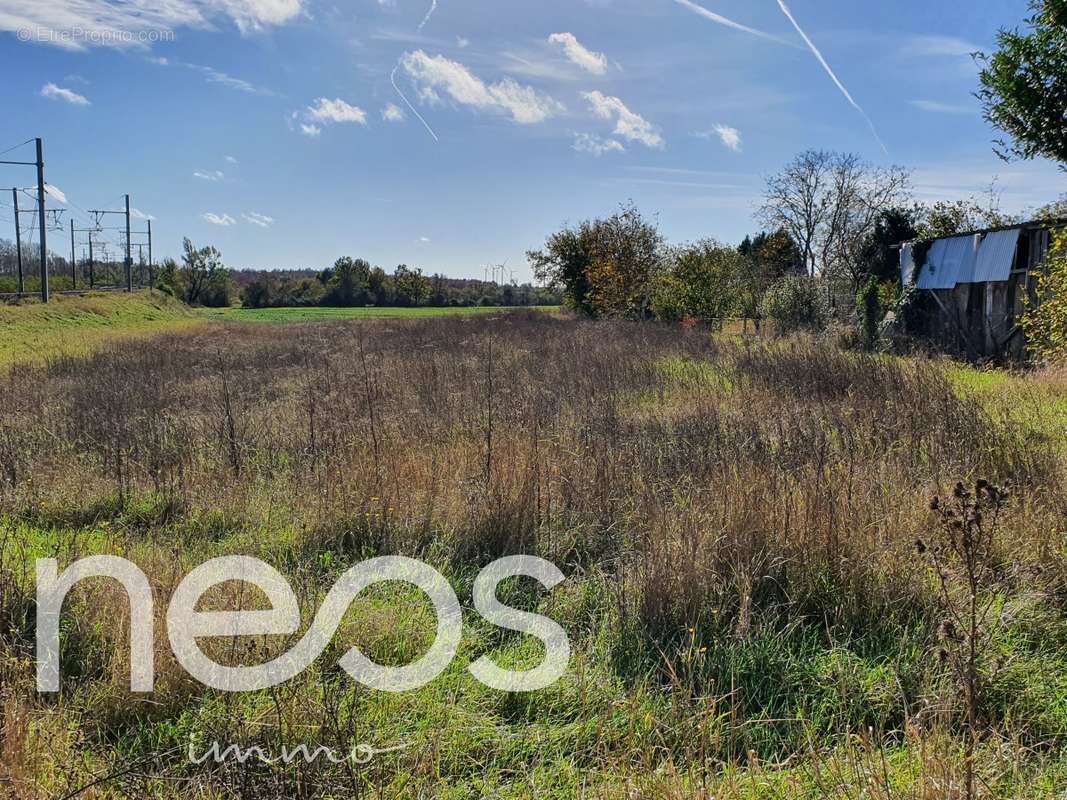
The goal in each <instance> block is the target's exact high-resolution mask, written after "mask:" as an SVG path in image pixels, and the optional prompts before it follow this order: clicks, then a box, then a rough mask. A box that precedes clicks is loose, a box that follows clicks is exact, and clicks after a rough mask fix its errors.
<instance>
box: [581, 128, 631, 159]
mask: <svg viewBox="0 0 1067 800" xmlns="http://www.w3.org/2000/svg"><path fill="white" fill-rule="evenodd" d="M571 147H572V148H574V149H575V150H577V151H578V152H579V153H589V154H590V155H593V156H596V157H597V158H600V156H602V155H604V154H605V153H622V152H625V150H626V148H625V147H623V146H622V143H621V142H618V141H616V140H615V139H603V138H601V137H599V136H597V135H596V134H593V133H576V134H575V135H574V144H572V145H571Z"/></svg>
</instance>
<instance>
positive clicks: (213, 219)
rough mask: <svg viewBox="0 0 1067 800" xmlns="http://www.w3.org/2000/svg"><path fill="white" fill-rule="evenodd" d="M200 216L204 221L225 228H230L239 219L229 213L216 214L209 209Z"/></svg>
mask: <svg viewBox="0 0 1067 800" xmlns="http://www.w3.org/2000/svg"><path fill="white" fill-rule="evenodd" d="M200 218H201V219H202V220H204V222H208V223H210V224H212V225H221V226H222V227H224V228H228V227H229V226H230V225H236V224H237V220H235V219H234V218H233V217H231V216H230V215H229V214H221V215H220V214H214V213H212V212H210V211H208V212H207V213H206V214H201V215H200Z"/></svg>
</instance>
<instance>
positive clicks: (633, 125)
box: [582, 92, 666, 149]
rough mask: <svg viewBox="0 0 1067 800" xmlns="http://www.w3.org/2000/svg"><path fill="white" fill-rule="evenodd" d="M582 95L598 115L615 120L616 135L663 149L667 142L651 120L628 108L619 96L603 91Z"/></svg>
mask: <svg viewBox="0 0 1067 800" xmlns="http://www.w3.org/2000/svg"><path fill="white" fill-rule="evenodd" d="M582 97H584V98H585V99H586V100H588V101H589V105H590V106H591V107H592V109H593V113H594V114H596V115H597V116H598V117H600V118H601V119H608V120H610V119H614V120H615V135H616V136H621V137H622V138H624V139H626V140H627V141H630V142H640V143H641V144H643V145H645V146H646V147H653V148H657V149H662V148H663V147H664V145H665V144H666V142H664V140H663V137H662V136H660V134H659V132H658V131H657V130H656V128H655V126H654V125H653V124H652V123H651V122H649V121H648V120H647V119H645V118H644V117H642V116H641V115H640V114H636V113H634V112H633V111H631V110H630V109H629V108H627V106H626V104H625V103H624V102H623V101H622V100H620V99H619V98H618V97H610V96H608V95H605V94H603V93H601V92H583V93H582Z"/></svg>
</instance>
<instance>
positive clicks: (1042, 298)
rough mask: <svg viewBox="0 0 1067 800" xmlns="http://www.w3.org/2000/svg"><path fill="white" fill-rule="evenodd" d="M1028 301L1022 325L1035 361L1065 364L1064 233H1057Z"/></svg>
mask: <svg viewBox="0 0 1067 800" xmlns="http://www.w3.org/2000/svg"><path fill="white" fill-rule="evenodd" d="M1030 300H1031V302H1030V305H1029V308H1028V309H1027V311H1026V313H1025V314H1024V315H1023V320H1022V324H1023V330H1024V331H1025V332H1026V338H1027V341H1028V343H1029V346H1030V352H1031V353H1032V354H1033V356H1034V359H1035V360H1037V361H1042V362H1047V363H1050V364H1057V363H1067V232H1062V231H1061V232H1060V233H1058V234H1056V236H1055V240H1054V241H1053V243H1052V247H1051V248H1049V252H1048V257H1047V258H1046V259H1045V264H1044V267H1043V268H1042V269H1041V271H1040V272H1038V274H1037V286H1036V291H1035V293H1034V296H1032V297H1031V298H1030Z"/></svg>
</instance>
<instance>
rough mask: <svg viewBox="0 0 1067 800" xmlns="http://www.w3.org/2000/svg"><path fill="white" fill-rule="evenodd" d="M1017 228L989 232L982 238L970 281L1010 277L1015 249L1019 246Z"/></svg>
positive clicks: (978, 281) (979, 281) (980, 281)
mask: <svg viewBox="0 0 1067 800" xmlns="http://www.w3.org/2000/svg"><path fill="white" fill-rule="evenodd" d="M1019 234H1020V231H1019V229H1018V228H1015V229H1013V230H1008V231H996V232H995V233H990V234H989V235H987V236H986V237H985V238H984V239H983V240H982V246H981V247H979V248H978V258H977V260H976V261H975V264H974V274H973V275H972V276H971V280H970V281H969V282H970V283H986V282H988V281H1006V280H1008V278H1010V277H1011V268H1012V266H1013V265H1014V264H1015V250H1016V248H1017V247H1018V246H1019Z"/></svg>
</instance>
